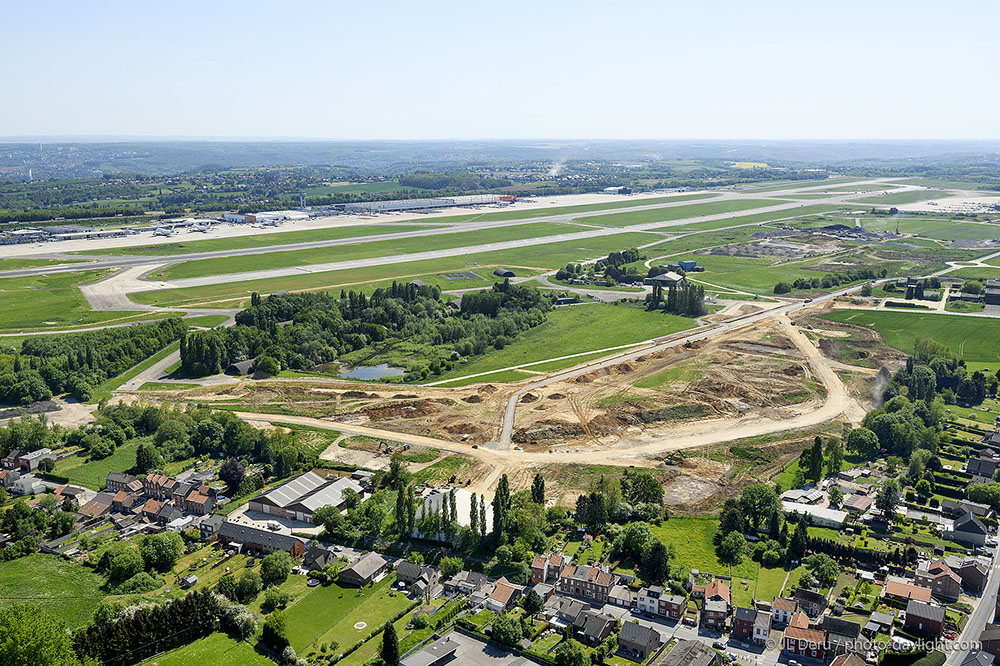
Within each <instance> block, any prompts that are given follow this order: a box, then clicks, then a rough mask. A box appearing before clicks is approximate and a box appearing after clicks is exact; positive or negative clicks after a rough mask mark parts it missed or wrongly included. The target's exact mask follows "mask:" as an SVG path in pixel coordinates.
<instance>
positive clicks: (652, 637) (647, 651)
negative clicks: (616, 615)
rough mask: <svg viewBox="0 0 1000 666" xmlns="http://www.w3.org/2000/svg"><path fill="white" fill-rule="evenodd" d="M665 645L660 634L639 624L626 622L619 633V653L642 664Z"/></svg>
mask: <svg viewBox="0 0 1000 666" xmlns="http://www.w3.org/2000/svg"><path fill="white" fill-rule="evenodd" d="M661 645H663V639H662V638H661V637H660V632H658V631H656V630H655V629H653V628H652V627H647V626H646V625H644V624H639V623H638V622H626V623H625V624H623V625H622V630H621V631H620V632H619V633H618V651H619V654H622V655H624V656H626V657H628V658H629V659H631V660H632V661H637V662H639V663H642V662H644V661H646V659H648V658H649V655H651V654H653V653H654V652H656V651H657V650H658V649H659V648H660V646H661Z"/></svg>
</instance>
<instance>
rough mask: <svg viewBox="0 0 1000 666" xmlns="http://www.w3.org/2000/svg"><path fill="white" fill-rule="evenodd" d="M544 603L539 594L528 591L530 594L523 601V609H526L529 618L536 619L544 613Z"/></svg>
mask: <svg viewBox="0 0 1000 666" xmlns="http://www.w3.org/2000/svg"><path fill="white" fill-rule="evenodd" d="M543 606H544V603H543V602H542V598H541V597H540V596H539V595H538V592H535V591H534V590H528V593H527V594H526V595H524V597H523V598H522V599H521V608H523V609H524V612H525V614H526V615H527V616H528V617H534V616H536V615H538V614H539V613H541V612H542V608H543Z"/></svg>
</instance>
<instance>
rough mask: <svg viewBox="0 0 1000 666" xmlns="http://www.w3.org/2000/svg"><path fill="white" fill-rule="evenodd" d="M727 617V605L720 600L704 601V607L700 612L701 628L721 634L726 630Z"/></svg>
mask: <svg viewBox="0 0 1000 666" xmlns="http://www.w3.org/2000/svg"><path fill="white" fill-rule="evenodd" d="M728 617H729V604H727V603H726V602H725V601H723V600H722V599H705V606H704V607H703V608H702V610H701V618H702V619H701V626H703V627H705V628H706V629H711V630H713V631H719V632H721V631H723V630H725V628H726V618H728Z"/></svg>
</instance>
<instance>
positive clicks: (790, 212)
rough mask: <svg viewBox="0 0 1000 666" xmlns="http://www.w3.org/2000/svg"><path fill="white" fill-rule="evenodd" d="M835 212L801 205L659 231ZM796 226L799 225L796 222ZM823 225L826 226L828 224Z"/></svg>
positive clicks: (831, 208)
mask: <svg viewBox="0 0 1000 666" xmlns="http://www.w3.org/2000/svg"><path fill="white" fill-rule="evenodd" d="M778 203H780V202H778ZM836 210H839V208H838V207H837V206H829V205H826V204H814V205H810V206H806V205H802V206H799V207H798V208H789V209H787V210H779V211H775V212H770V213H752V214H750V215H740V216H737V217H733V218H726V219H723V220H709V221H708V222H692V223H691V224H685V225H683V226H679V227H677V226H667V227H659V229H662V230H663V231H670V232H678V233H680V232H689V231H711V230H714V229H723V228H726V227H733V226H738V225H752V224H763V223H767V222H774V221H777V220H789V219H798V218H802V217H806V216H809V215H820V214H823V213H832V212H833V211H836ZM796 224H799V223H798V222H797V223H796ZM824 224H828V222H826V223H824Z"/></svg>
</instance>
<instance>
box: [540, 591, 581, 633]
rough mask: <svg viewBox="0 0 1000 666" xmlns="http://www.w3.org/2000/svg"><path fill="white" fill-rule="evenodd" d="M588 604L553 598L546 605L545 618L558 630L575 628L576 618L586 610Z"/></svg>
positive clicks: (574, 600) (564, 598)
mask: <svg viewBox="0 0 1000 666" xmlns="http://www.w3.org/2000/svg"><path fill="white" fill-rule="evenodd" d="M586 608H587V604H585V603H583V602H582V601H580V600H579V599H570V598H569V597H560V596H553V597H552V598H551V599H549V600H548V601H547V602H546V603H545V616H546V617H547V618H549V624H551V625H552V626H553V627H556V628H557V629H563V628H565V627H568V626H573V624H574V623H576V618H578V617H579V616H580V613H582V612H583V611H584V610H586Z"/></svg>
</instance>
